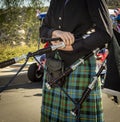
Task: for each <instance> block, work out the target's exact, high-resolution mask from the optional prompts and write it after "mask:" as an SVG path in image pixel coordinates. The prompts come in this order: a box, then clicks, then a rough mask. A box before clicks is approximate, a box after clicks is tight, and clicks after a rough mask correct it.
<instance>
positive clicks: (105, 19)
mask: <svg viewBox="0 0 120 122" xmlns="http://www.w3.org/2000/svg"><path fill="white" fill-rule="evenodd" d="M64 2H65V0H51V3H50V7H49V10H48V12H47V15H46V17H45V19H44V21H43V24H42V26H41V27H40V37H51V33H52V31H53V30H56V29H57V30H64V31H69V32H71V33H73V34H74V36H75V37H76V38H78V39H77V41H75V43H74V44H73V45H72V46H73V49H74V51H70V52H68V51H59V52H60V55H61V58H62V59H63V60H64V62H65V65H71V64H72V63H73V62H74V61H76V60H77V59H78V58H79V57H81V56H83V55H85V54H87V53H88V52H89V51H92V50H93V49H96V48H97V47H102V46H103V45H104V44H105V43H108V42H109V41H110V40H111V37H112V27H111V22H110V19H109V14H108V9H107V6H106V3H105V0H70V1H69V2H68V3H67V5H66V6H65V5H64ZM91 28H95V32H94V33H92V34H91V36H89V37H88V38H86V39H81V38H80V37H81V35H83V34H85V33H86V32H87V31H88V30H89V29H91ZM47 55H48V54H47Z"/></svg>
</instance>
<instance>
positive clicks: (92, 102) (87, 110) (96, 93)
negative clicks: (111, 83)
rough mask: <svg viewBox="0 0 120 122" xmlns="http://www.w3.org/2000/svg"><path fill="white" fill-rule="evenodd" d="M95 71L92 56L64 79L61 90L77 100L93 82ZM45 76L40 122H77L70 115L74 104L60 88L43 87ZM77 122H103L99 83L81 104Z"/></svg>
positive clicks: (94, 61) (94, 62)
mask: <svg viewBox="0 0 120 122" xmlns="http://www.w3.org/2000/svg"><path fill="white" fill-rule="evenodd" d="M95 71H96V60H95V58H94V57H93V56H92V57H90V58H89V59H88V60H86V61H85V63H84V64H81V65H79V66H78V67H77V69H76V70H75V71H73V72H72V73H71V74H70V75H69V76H67V77H66V79H65V84H64V85H63V87H62V88H63V89H64V90H65V91H66V92H67V93H68V94H69V95H70V97H71V98H72V99H74V100H79V99H80V98H81V96H82V93H83V91H84V90H85V89H86V88H87V86H88V85H89V83H90V82H91V81H92V80H93V76H94V75H95V74H96V72H95ZM45 76H46V74H45V73H44V82H43V98H42V106H41V120H40V122H78V121H77V120H76V117H74V116H73V115H72V114H71V113H70V111H71V110H72V109H73V108H75V105H74V103H73V102H72V101H71V100H70V99H69V98H68V97H67V96H66V95H65V94H64V92H63V91H62V90H61V89H60V88H52V89H50V90H48V89H47V88H46V85H45V82H46V81H45ZM79 122H103V108H102V103H101V87H100V82H97V84H96V86H95V88H94V89H93V90H92V91H91V93H90V95H89V96H88V97H87V99H86V100H85V101H84V102H83V104H82V107H81V108H80V120H79Z"/></svg>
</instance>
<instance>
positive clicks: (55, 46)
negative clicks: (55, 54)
mask: <svg viewBox="0 0 120 122" xmlns="http://www.w3.org/2000/svg"><path fill="white" fill-rule="evenodd" d="M64 47H65V43H64V42H61V43H60V44H58V45H52V46H51V49H52V50H53V51H54V50H56V49H57V48H64Z"/></svg>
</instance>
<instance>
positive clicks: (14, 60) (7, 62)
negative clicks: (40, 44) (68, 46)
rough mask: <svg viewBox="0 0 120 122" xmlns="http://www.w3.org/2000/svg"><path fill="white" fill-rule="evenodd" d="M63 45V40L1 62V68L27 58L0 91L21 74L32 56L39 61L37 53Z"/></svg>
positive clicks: (43, 52) (50, 50)
mask: <svg viewBox="0 0 120 122" xmlns="http://www.w3.org/2000/svg"><path fill="white" fill-rule="evenodd" d="M63 47H65V44H64V43H63V42H61V43H60V44H58V45H51V46H49V47H46V48H43V49H40V50H37V51H36V52H29V53H28V54H27V55H26V54H24V55H22V56H20V57H15V58H12V59H9V60H7V61H3V62H0V68H5V67H7V66H10V65H12V64H15V63H17V62H19V61H21V60H22V59H25V63H24V64H23V65H22V66H21V67H20V69H19V70H18V71H17V73H16V74H15V75H14V76H13V77H12V78H11V79H10V80H9V82H8V83H7V84H6V85H5V86H3V87H1V88H0V93H1V92H3V91H4V90H5V89H6V88H7V87H8V86H9V84H10V83H11V82H12V81H13V80H14V79H15V78H16V76H17V75H18V74H19V72H20V71H21V70H22V69H23V68H24V67H25V65H26V63H27V62H28V60H29V58H30V57H33V58H34V59H35V60H36V61H37V62H38V60H37V59H36V57H35V56H36V55H42V54H46V53H49V52H52V51H54V50H56V49H57V48H63ZM38 63H39V62H38Z"/></svg>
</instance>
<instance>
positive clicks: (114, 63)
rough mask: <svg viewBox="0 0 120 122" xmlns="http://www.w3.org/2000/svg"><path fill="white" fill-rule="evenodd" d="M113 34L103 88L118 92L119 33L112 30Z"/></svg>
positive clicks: (119, 76)
mask: <svg viewBox="0 0 120 122" xmlns="http://www.w3.org/2000/svg"><path fill="white" fill-rule="evenodd" d="M114 34H115V36H113V39H112V41H111V43H110V44H109V55H108V58H107V74H106V79H105V84H104V88H107V89H111V90H114V91H119V92H120V33H118V32H116V31H115V30H114Z"/></svg>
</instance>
